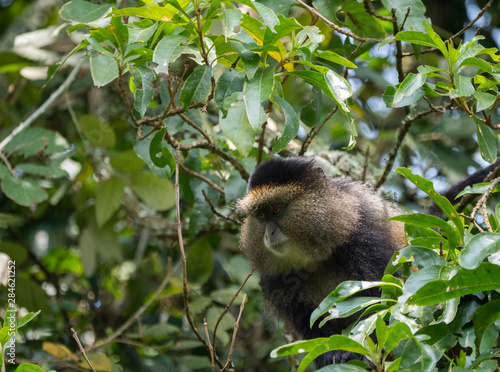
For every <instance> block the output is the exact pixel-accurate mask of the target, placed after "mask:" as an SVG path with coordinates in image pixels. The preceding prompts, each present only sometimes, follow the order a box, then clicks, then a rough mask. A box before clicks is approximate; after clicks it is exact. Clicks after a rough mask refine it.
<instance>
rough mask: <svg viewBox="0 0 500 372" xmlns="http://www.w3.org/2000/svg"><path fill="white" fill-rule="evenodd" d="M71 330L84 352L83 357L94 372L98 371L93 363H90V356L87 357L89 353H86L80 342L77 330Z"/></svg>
mask: <svg viewBox="0 0 500 372" xmlns="http://www.w3.org/2000/svg"><path fill="white" fill-rule="evenodd" d="M71 332H73V338H74V339H75V340H76V343H77V344H78V348H79V349H80V351H81V352H82V355H83V357H84V358H85V360H86V361H87V364H88V365H89V367H90V369H91V370H92V371H94V372H96V370H95V368H94V367H93V366H92V363H90V360H89V358H88V357H87V354H85V349H84V348H83V346H82V343H81V342H80V339H79V338H78V335H77V334H76V331H75V330H74V329H73V328H71Z"/></svg>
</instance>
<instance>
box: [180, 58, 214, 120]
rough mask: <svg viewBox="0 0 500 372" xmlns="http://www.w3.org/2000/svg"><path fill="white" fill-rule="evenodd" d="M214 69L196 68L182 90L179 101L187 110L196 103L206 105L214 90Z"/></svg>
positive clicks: (205, 66) (204, 66)
mask: <svg viewBox="0 0 500 372" xmlns="http://www.w3.org/2000/svg"><path fill="white" fill-rule="evenodd" d="M211 78H212V68H211V67H209V66H207V65H200V66H198V67H196V68H195V69H194V70H193V72H192V73H191V75H189V77H188V78H187V79H186V81H185V82H184V85H183V87H182V89H181V93H180V96H179V101H180V102H181V104H182V107H184V108H185V109H186V110H187V109H188V108H189V106H191V105H194V104H195V103H202V104H205V103H206V100H207V97H208V95H209V94H210V89H211V88H212V81H211Z"/></svg>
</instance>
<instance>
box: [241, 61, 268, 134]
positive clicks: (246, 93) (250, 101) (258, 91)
mask: <svg viewBox="0 0 500 372" xmlns="http://www.w3.org/2000/svg"><path fill="white" fill-rule="evenodd" d="M273 84H274V67H273V66H269V67H266V68H259V69H258V70H257V72H256V73H255V75H254V76H253V78H252V79H248V77H247V78H245V85H244V87H243V98H244V101H245V107H246V111H247V117H248V121H249V122H250V124H251V125H252V128H253V129H255V130H259V129H260V126H261V124H262V123H263V122H264V120H265V114H264V110H263V109H262V105H261V104H262V102H263V101H265V100H267V99H269V97H270V96H271V92H272V89H273Z"/></svg>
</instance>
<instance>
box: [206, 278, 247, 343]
mask: <svg viewBox="0 0 500 372" xmlns="http://www.w3.org/2000/svg"><path fill="white" fill-rule="evenodd" d="M252 274H253V270H252V271H250V272H249V273H248V275H247V277H246V278H245V280H244V281H243V283H241V285H240V288H238V290H237V291H236V293H235V294H234V295H233V298H231V301H229V303H228V304H227V306H226V308H225V309H224V311H223V312H222V313H221V314H220V315H219V318H218V319H217V322H216V323H215V327H214V334H213V337H212V345H213V346H214V352H215V337H216V335H217V328H219V324H220V322H221V321H222V318H224V316H225V315H226V314H227V312H228V311H229V308H230V307H231V306H232V305H233V302H234V301H235V300H236V298H237V297H238V295H239V294H240V291H241V290H242V288H243V287H244V286H245V284H246V282H247V280H248V278H250V277H251V276H252ZM245 297H246V294H245Z"/></svg>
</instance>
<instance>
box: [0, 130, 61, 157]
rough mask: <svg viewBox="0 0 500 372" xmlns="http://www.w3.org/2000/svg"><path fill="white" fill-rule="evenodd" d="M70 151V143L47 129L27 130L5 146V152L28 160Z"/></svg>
mask: <svg viewBox="0 0 500 372" xmlns="http://www.w3.org/2000/svg"><path fill="white" fill-rule="evenodd" d="M67 149H69V144H68V142H67V141H66V140H65V139H64V137H63V136H61V135H60V134H59V133H57V132H54V131H52V130H49V129H45V128H26V129H24V130H22V131H21V132H19V133H18V134H16V135H15V136H14V137H13V138H12V140H11V141H10V142H9V143H7V145H5V148H4V151H5V152H6V153H12V154H16V155H22V156H23V157H25V158H27V157H30V156H33V155H37V156H40V155H50V154H54V153H57V152H63V151H66V150H67Z"/></svg>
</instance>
